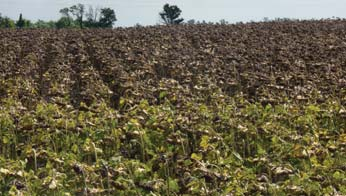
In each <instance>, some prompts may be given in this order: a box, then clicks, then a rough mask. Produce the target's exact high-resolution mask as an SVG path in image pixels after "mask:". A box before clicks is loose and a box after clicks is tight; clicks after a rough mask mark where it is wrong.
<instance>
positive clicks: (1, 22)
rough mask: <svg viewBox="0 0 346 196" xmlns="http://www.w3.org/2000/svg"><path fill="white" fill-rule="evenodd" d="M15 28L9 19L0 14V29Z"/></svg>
mask: <svg viewBox="0 0 346 196" xmlns="http://www.w3.org/2000/svg"><path fill="white" fill-rule="evenodd" d="M14 27H16V25H15V23H14V21H13V20H11V19H10V18H9V17H6V16H4V17H3V16H2V15H1V14H0V28H14Z"/></svg>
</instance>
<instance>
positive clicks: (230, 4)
mask: <svg viewBox="0 0 346 196" xmlns="http://www.w3.org/2000/svg"><path fill="white" fill-rule="evenodd" d="M77 3H82V4H86V5H93V6H100V7H111V8H113V9H114V10H116V15H117V18H118V21H117V22H116V26H133V25H135V24H136V23H140V24H142V25H154V24H156V23H158V22H159V16H158V13H159V12H160V11H161V9H162V6H163V5H164V4H165V3H169V4H175V5H178V6H179V7H180V8H181V9H182V11H183V13H182V17H183V18H185V19H186V20H189V19H196V20H206V21H212V22H217V21H219V20H221V19H225V20H227V21H230V22H239V21H244V22H247V21H250V20H254V21H258V20H262V19H263V18H264V17H268V18H277V17H280V18H282V17H288V18H299V19H311V18H315V19H318V18H331V17H333V16H335V17H346V0H79V1H78V0H0V13H2V15H6V16H9V17H10V18H14V19H17V18H18V15H19V13H23V16H24V17H25V18H28V19H31V20H34V21H35V20H37V19H43V20H49V19H57V18H59V16H60V15H59V10H60V9H61V8H63V7H69V6H71V5H73V4H77Z"/></svg>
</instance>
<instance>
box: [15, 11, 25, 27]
mask: <svg viewBox="0 0 346 196" xmlns="http://www.w3.org/2000/svg"><path fill="white" fill-rule="evenodd" d="M24 25H25V21H24V20H23V15H22V14H20V15H19V19H18V21H17V23H16V26H17V27H18V28H23V27H24Z"/></svg>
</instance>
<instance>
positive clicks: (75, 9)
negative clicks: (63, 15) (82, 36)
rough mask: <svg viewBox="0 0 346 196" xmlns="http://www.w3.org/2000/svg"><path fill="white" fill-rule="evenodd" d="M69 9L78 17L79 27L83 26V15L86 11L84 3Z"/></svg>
mask: <svg viewBox="0 0 346 196" xmlns="http://www.w3.org/2000/svg"><path fill="white" fill-rule="evenodd" d="M69 10H70V12H71V13H72V14H73V15H74V16H75V17H76V20H77V22H78V24H79V27H80V28H83V16H84V12H85V6H84V5H83V4H77V5H74V6H72V7H70V9H69Z"/></svg>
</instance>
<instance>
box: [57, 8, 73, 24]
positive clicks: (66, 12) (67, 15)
mask: <svg viewBox="0 0 346 196" xmlns="http://www.w3.org/2000/svg"><path fill="white" fill-rule="evenodd" d="M59 12H60V14H61V15H62V17H64V18H65V19H67V20H66V21H67V23H66V24H67V26H71V20H72V18H71V16H70V10H69V8H67V7H65V8H63V9H61V10H60V11H59ZM60 19H61V18H60Z"/></svg>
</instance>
